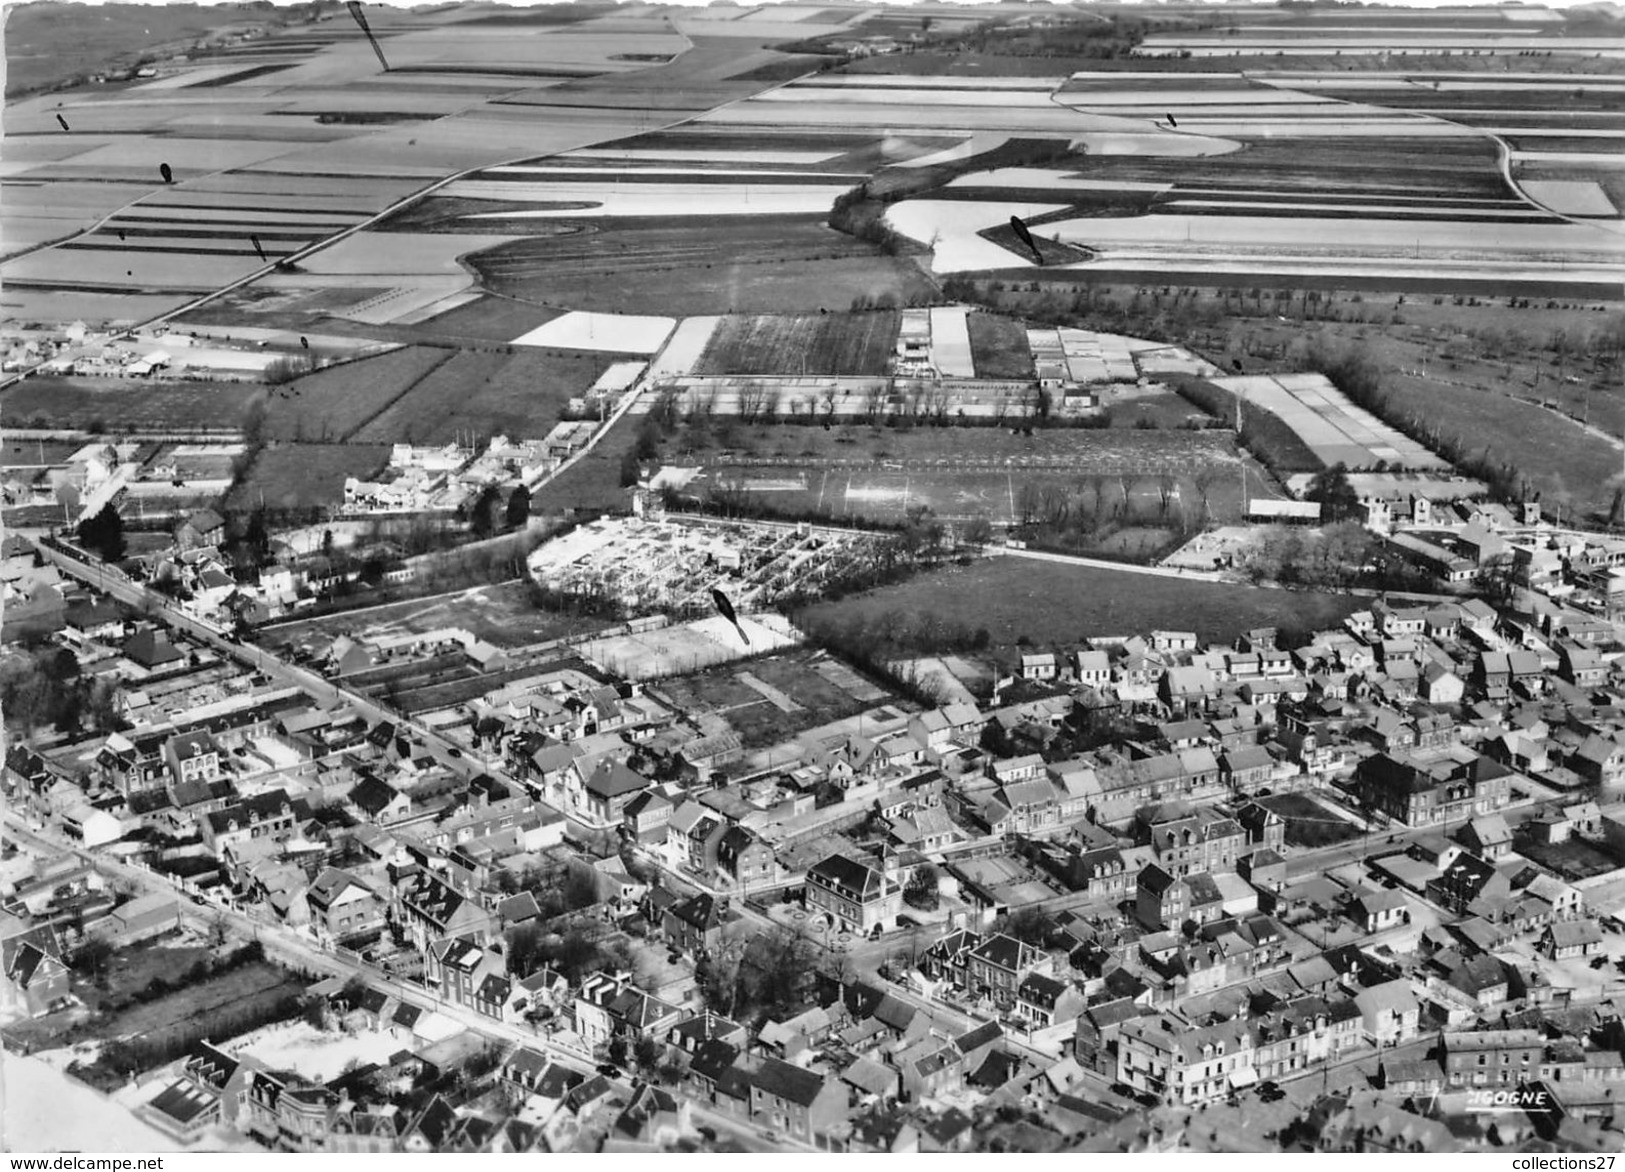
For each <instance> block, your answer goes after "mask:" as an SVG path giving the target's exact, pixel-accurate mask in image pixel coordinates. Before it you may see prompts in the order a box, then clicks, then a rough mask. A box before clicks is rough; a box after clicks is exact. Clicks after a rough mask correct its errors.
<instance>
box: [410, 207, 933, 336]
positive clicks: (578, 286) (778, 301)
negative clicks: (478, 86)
mask: <svg viewBox="0 0 1625 1172" xmlns="http://www.w3.org/2000/svg"><path fill="white" fill-rule="evenodd" d="M430 202H431V203H432V202H433V201H432V200H431V201H430ZM468 263H469V264H470V266H472V267H473V268H474V269H475V270H476V271H477V272H478V273H479V275H480V280H481V282H482V284H483V285H484V286H485V287H486V288H488V289H490V290H492V291H493V292H499V293H508V294H512V295H513V296H516V297H522V298H525V299H527V300H531V301H540V302H545V303H548V304H553V305H560V306H572V307H578V308H582V309H596V310H603V311H608V312H619V313H669V312H671V311H672V309H673V307H674V306H675V305H677V304H680V305H681V306H682V308H683V311H684V312H685V314H695V313H727V312H730V311H733V310H745V309H752V310H756V311H759V312H764V313H776V312H797V311H800V312H817V311H818V310H820V309H827V310H844V309H846V308H848V307H849V306H850V305H851V304H852V302H853V300H854V299H855V298H858V297H875V298H885V297H888V296H889V297H893V298H895V299H896V300H897V301H898V302H899V303H901V302H906V301H908V300H910V299H912V298H915V297H926V296H931V295H932V294H933V293H934V288H933V286H932V285H931V283H930V282H929V280H927V279H926V278H925V277H924V276H923V275H922V274H921V273H920V271H919V269H918V268H917V267H916V266H915V265H913V264H911V263H910V262H908V261H906V260H902V259H899V258H896V257H890V256H886V255H884V254H883V253H882V252H881V251H880V249H878V248H877V247H875V246H874V245H870V244H864V243H862V242H860V241H857V240H854V239H853V238H852V237H850V236H846V235H843V234H842V233H839V232H836V231H834V230H833V229H831V228H829V227H827V226H826V225H825V224H824V223H823V222H822V219H821V217H784V216H763V217H756V216H750V217H745V216H737V217H734V216H729V217H720V218H717V219H714V220H712V221H710V222H708V223H706V224H703V225H701V224H696V225H692V226H687V227H679V226H674V225H672V224H670V223H664V222H659V221H650V220H620V221H617V220H605V221H601V222H597V223H593V224H591V225H587V224H585V222H584V223H583V231H581V232H576V233H572V234H568V235H559V236H528V237H525V238H523V239H519V240H515V241H513V242H511V243H509V244H504V245H500V246H498V247H496V248H491V249H485V250H483V251H481V252H477V253H475V254H473V255H472V256H470V257H468ZM512 336H517V334H515V335H512Z"/></svg>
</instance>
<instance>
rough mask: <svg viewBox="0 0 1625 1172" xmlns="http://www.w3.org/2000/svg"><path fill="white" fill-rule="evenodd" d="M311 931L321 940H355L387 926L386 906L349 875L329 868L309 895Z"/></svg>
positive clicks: (306, 895) (312, 885) (311, 885)
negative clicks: (385, 923) (385, 918)
mask: <svg viewBox="0 0 1625 1172" xmlns="http://www.w3.org/2000/svg"><path fill="white" fill-rule="evenodd" d="M305 902H306V904H307V905H309V907H310V927H311V930H312V931H314V932H315V933H316V937H317V939H319V940H323V941H328V942H333V941H345V940H352V939H354V938H356V937H358V936H364V935H367V934H369V933H373V932H377V931H379V930H381V929H382V928H383V926H384V903H383V901H382V900H381V899H379V898H378V895H377V893H375V892H374V891H373V890H372V888H370V887H368V886H367V885H366V884H365V883H363V882H361V880H359V879H357V878H356V877H355V876H354V875H353V874H351V873H350V872H349V871H343V870H340V869H338V868H337V867H325V868H323V869H322V871H321V873H320V874H318V875H317V876H316V878H315V879H313V880H312V881H311V884H310V887H309V889H308V890H307V891H306V892H305Z"/></svg>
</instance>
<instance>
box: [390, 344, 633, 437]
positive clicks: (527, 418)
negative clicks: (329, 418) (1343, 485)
mask: <svg viewBox="0 0 1625 1172" xmlns="http://www.w3.org/2000/svg"><path fill="white" fill-rule="evenodd" d="M481 357H482V358H486V357H495V358H497V359H498V361H497V363H496V364H495V365H491V364H488V363H484V362H482V363H480V364H479V365H478V366H473V365H471V364H469V363H466V362H465V363H463V364H462V365H461V366H458V367H457V368H456V369H455V370H454V369H453V365H454V364H448V365H447V366H446V367H445V368H444V371H445V374H444V377H436V378H432V379H425V380H424V381H423V382H422V383H421V384H419V385H418V386H416V387H413V388H412V390H411V391H409V392H407V394H406V395H405V396H404V397H403V398H401V399H400V400H399V401H398V402H396V403H395V404H393V405H392V406H391V407H390V408H389V409H388V410H386V411H385V412H384V414H382V415H380V416H379V417H378V418H377V419H376V420H374V421H373V422H372V423H371V424H369V425H368V426H367V427H366V428H365V429H363V433H362V434H361V436H360V437H359V438H362V439H370V438H372V437H374V436H376V437H378V439H379V442H383V441H385V440H387V441H389V442H405V440H406V438H408V437H409V438H411V439H412V440H413V442H416V443H429V444H439V443H449V442H450V441H451V440H452V439H453V438H454V437H455V436H456V434H457V433H458V432H462V433H464V434H465V435H466V434H468V433H470V432H473V433H476V434H480V435H506V436H508V437H509V438H510V439H516V440H517V439H527V438H528V439H538V438H540V437H542V436H544V435H546V434H547V433H548V432H549V431H551V430H552V429H553V426H554V424H556V423H558V421H559V417H560V415H561V414H562V413H563V411H564V408H565V406H566V405H567V404H568V402H569V400H570V399H571V398H572V397H574V396H576V395H580V394H581V393H582V392H583V391H585V390H586V389H587V388H588V387H590V386H592V384H593V383H594V382H596V381H597V379H598V376H599V375H601V374H602V373H604V371H605V370H606V369H608V367H609V366H610V365H611V364H612V363H613V359H612V358H610V357H608V356H601V355H596V354H583V353H565V352H562V351H554V350H540V349H534V350H532V349H519V350H516V351H514V352H513V353H512V354H509V355H506V356H503V355H481ZM481 376H483V377H481Z"/></svg>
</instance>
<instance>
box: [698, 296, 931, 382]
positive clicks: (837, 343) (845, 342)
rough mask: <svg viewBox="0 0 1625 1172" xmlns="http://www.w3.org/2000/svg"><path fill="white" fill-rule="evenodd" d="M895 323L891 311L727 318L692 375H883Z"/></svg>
mask: <svg viewBox="0 0 1625 1172" xmlns="http://www.w3.org/2000/svg"><path fill="white" fill-rule="evenodd" d="M898 322H899V317H898V315H897V314H896V313H894V312H890V311H880V312H872V313H859V314H820V315H817V316H814V315H811V314H805V315H792V314H784V315H773V316H763V315H757V314H749V315H738V316H729V317H725V318H723V319H722V321H721V322H719V323H718V325H717V328H716V330H715V332H714V333H712V335H711V340H710V342H709V343H708V344H707V346H706V348H705V353H704V354H703V355H702V356H701V357H700V362H699V365H698V366H697V367H696V368H695V373H696V374H742V375H751V374H851V375H883V374H885V373H886V371H887V368H888V365H889V362H890V359H891V356H892V347H893V345H894V343H895V342H896V340H897V329H898Z"/></svg>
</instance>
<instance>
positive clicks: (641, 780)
mask: <svg viewBox="0 0 1625 1172" xmlns="http://www.w3.org/2000/svg"><path fill="white" fill-rule="evenodd" d="M648 786H649V779H648V778H647V777H644V776H643V775H642V774H640V773H636V772H634V771H633V770H632V769H631V768H629V767H628V766H627V765H626V764H624V763H623V762H620V761H603V762H600V763H599V766H598V768H597V769H596V770H595V771H594V772H593V775H592V776H591V777H590V778H588V779H587V792H588V793H590V794H595V795H597V796H598V797H601V798H617V797H620V796H621V795H622V794H633V793H637V792H638V791H639V790H641V789H647V788H648Z"/></svg>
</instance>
